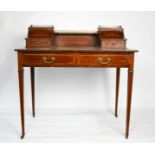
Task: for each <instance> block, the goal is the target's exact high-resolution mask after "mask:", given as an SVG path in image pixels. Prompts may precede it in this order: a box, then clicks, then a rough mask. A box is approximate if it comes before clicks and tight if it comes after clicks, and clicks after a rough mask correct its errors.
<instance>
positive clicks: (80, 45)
mask: <svg viewBox="0 0 155 155" xmlns="http://www.w3.org/2000/svg"><path fill="white" fill-rule="evenodd" d="M31 28H32V27H31ZM42 29H43V30H45V28H42ZM40 30H41V29H37V31H36V32H38V33H37V34H40V35H41V36H38V35H35V33H32V34H34V36H33V35H32V36H31V35H30V34H28V37H29V38H32V40H27V45H26V47H25V48H21V49H16V51H17V55H18V75H19V93H20V111H21V129H22V135H21V138H24V135H25V123H24V72H23V71H24V67H30V73H31V89H32V112H33V117H35V67H89V68H116V100H115V116H116V117H117V109H118V96H119V81H120V68H127V69H128V80H127V108H126V110H127V111H126V130H125V137H126V138H128V136H129V122H130V110H131V98H132V83H133V72H134V54H135V52H137V50H131V49H127V48H126V47H122V48H120V47H116V46H115V45H117V43H119V40H118V42H117V39H115V37H114V36H115V35H113V36H112V35H111V34H115V30H113V33H112V32H111V33H110V32H109V31H108V33H107V34H110V40H108V41H109V42H108V43H107V42H106V44H104V43H103V44H102V39H100V38H101V37H102V36H99V31H98V32H60V31H54V32H53V33H50V38H52V40H50V41H51V42H49V40H48V39H49V36H48V37H47V36H42V35H43V34H44V33H45V32H44V31H40ZM29 32H30V29H29ZM51 36H52V37H51ZM105 36H106V35H105ZM111 38H112V40H111ZM103 41H105V40H104V38H103ZM106 41H107V40H106ZM113 43H115V44H113ZM49 44H50V45H49ZM109 44H110V46H109ZM45 45H46V46H45ZM102 45H103V46H102ZM111 45H114V48H112V47H113V46H112V47H111Z"/></svg>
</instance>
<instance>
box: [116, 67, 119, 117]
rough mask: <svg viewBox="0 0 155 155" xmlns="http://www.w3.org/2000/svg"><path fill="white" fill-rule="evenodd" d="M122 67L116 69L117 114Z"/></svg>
mask: <svg viewBox="0 0 155 155" xmlns="http://www.w3.org/2000/svg"><path fill="white" fill-rule="evenodd" d="M119 81H120V68H117V69H116V99H115V116H116V117H117V112H118V96H119Z"/></svg>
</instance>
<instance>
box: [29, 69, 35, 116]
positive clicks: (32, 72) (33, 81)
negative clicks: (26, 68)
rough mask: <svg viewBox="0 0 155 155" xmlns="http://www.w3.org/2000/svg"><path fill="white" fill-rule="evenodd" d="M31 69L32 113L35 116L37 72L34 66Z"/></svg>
mask: <svg viewBox="0 0 155 155" xmlns="http://www.w3.org/2000/svg"><path fill="white" fill-rule="evenodd" d="M30 70H31V93H32V114H33V117H35V72H34V67H31V68H30Z"/></svg>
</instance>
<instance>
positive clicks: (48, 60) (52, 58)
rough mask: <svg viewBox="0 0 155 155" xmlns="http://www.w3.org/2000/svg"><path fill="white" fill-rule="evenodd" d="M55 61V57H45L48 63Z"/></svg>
mask: <svg viewBox="0 0 155 155" xmlns="http://www.w3.org/2000/svg"><path fill="white" fill-rule="evenodd" d="M54 61H55V57H51V58H47V57H43V62H44V63H46V64H52V63H54Z"/></svg>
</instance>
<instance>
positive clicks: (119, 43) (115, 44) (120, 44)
mask: <svg viewBox="0 0 155 155" xmlns="http://www.w3.org/2000/svg"><path fill="white" fill-rule="evenodd" d="M101 46H102V47H104V48H115V49H116V48H124V47H125V40H123V39H103V40H101Z"/></svg>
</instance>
